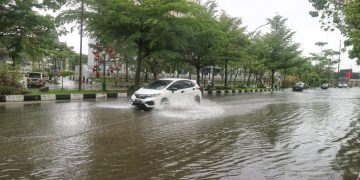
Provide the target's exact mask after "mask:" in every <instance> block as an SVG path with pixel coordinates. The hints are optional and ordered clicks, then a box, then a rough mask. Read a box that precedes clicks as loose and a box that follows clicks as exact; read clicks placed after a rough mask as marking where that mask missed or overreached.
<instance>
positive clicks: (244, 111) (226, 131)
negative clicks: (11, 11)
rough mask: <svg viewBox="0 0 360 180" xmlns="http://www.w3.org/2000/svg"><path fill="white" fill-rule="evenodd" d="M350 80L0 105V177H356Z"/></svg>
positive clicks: (359, 156)
mask: <svg viewBox="0 0 360 180" xmlns="http://www.w3.org/2000/svg"><path fill="white" fill-rule="evenodd" d="M359 99H360V89H355V88H353V89H329V90H326V91H323V90H320V89H319V90H306V91H304V92H303V93H294V92H291V91H286V92H280V93H274V94H251V95H241V96H226V97H210V99H204V100H203V102H202V104H201V105H189V106H170V107H167V108H164V109H155V110H153V111H150V112H144V111H140V110H137V109H136V108H133V107H131V105H130V103H129V102H127V101H118V100H112V101H111V100H110V101H84V102H62V103H58V102H57V103H55V102H47V103H26V104H17V103H14V104H3V105H0V114H1V116H0V124H1V126H0V146H1V148H0V179H222V178H224V179H345V180H348V179H349V180H350V179H356V177H357V175H358V171H359V169H360V137H359V136H360V135H359V132H360V118H359V117H360V116H359V108H360V106H359V105H360V104H359V102H360V101H359Z"/></svg>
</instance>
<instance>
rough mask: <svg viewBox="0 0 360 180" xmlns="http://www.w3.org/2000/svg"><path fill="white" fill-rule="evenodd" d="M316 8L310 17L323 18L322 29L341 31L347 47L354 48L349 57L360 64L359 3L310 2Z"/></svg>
mask: <svg viewBox="0 0 360 180" xmlns="http://www.w3.org/2000/svg"><path fill="white" fill-rule="evenodd" d="M309 2H310V3H311V4H312V5H313V7H314V8H315V11H311V12H310V15H311V16H313V17H319V16H320V18H321V27H322V28H323V29H324V30H326V31H328V30H330V31H333V30H335V28H337V29H339V30H340V32H341V33H342V34H344V35H345V37H347V41H345V45H347V46H352V49H351V50H349V57H350V58H352V59H357V63H358V64H360V23H359V21H358V19H359V15H360V2H359V1H353V0H351V1H345V0H344V1H330V0H321V1H320V0H309Z"/></svg>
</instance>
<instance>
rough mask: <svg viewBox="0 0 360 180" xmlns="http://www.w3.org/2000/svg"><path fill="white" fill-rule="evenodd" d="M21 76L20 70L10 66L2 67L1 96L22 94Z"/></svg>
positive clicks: (0, 78) (0, 73) (0, 71)
mask: <svg viewBox="0 0 360 180" xmlns="http://www.w3.org/2000/svg"><path fill="white" fill-rule="evenodd" d="M20 80H21V76H20V72H19V69H15V68H13V67H11V66H9V65H1V66H0V94H1V95H11V94H21V92H22V91H23V86H22V84H21V83H20Z"/></svg>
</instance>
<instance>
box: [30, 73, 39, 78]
mask: <svg viewBox="0 0 360 180" xmlns="http://www.w3.org/2000/svg"><path fill="white" fill-rule="evenodd" d="M29 77H30V78H41V75H40V73H29Z"/></svg>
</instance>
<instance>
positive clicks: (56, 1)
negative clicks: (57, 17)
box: [0, 0, 64, 65]
mask: <svg viewBox="0 0 360 180" xmlns="http://www.w3.org/2000/svg"><path fill="white" fill-rule="evenodd" d="M63 3H64V0H48V1H40V2H38V1H30V0H26V1H24V0H5V1H2V2H1V3H0V48H1V49H2V50H1V52H0V53H2V54H3V55H4V54H7V55H9V56H10V57H11V58H12V60H13V65H15V64H17V63H19V60H20V57H21V55H22V54H28V55H30V56H32V57H34V56H36V55H39V54H40V55H41V54H42V53H43V49H44V48H46V46H51V44H52V43H54V41H55V38H57V37H56V36H54V32H56V31H55V26H54V20H53V18H52V17H51V16H43V15H40V14H39V13H38V12H36V11H35V10H34V9H35V8H38V9H59V8H60V7H61V5H62V4H63ZM55 34H56V33H55Z"/></svg>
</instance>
